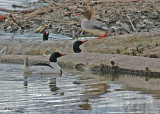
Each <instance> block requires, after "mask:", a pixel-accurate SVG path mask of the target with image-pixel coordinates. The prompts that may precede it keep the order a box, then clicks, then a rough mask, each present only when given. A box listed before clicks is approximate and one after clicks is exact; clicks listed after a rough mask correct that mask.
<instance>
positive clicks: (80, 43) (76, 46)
mask: <svg viewBox="0 0 160 114" xmlns="http://www.w3.org/2000/svg"><path fill="white" fill-rule="evenodd" d="M86 41H88V40H85V41H79V40H78V41H75V42H74V44H73V51H74V52H75V53H80V52H81V51H82V50H81V49H80V48H79V46H80V45H82V44H83V43H84V42H86Z"/></svg>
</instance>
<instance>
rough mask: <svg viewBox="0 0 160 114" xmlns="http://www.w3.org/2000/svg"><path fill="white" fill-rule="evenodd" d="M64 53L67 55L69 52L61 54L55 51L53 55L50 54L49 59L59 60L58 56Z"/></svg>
mask: <svg viewBox="0 0 160 114" xmlns="http://www.w3.org/2000/svg"><path fill="white" fill-rule="evenodd" d="M64 55H67V54H61V53H59V52H54V53H52V55H51V56H50V58H49V61H50V62H57V58H58V57H61V56H64Z"/></svg>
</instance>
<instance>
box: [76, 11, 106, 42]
mask: <svg viewBox="0 0 160 114" xmlns="http://www.w3.org/2000/svg"><path fill="white" fill-rule="evenodd" d="M81 14H82V15H83V16H84V17H85V19H83V20H82V22H81V28H82V29H83V30H85V31H86V32H90V33H92V34H94V35H96V36H99V37H98V39H100V38H103V37H105V36H106V35H107V34H108V27H107V26H106V25H105V23H103V22H101V21H99V20H96V19H92V16H93V14H94V10H93V9H88V10H86V11H84V12H82V13H80V14H75V15H81Z"/></svg>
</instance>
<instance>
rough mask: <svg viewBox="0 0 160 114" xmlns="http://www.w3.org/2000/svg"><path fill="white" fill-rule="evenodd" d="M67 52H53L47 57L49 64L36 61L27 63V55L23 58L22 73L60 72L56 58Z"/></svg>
mask: <svg viewBox="0 0 160 114" xmlns="http://www.w3.org/2000/svg"><path fill="white" fill-rule="evenodd" d="M64 55H67V54H60V53H59V52H54V53H52V55H51V56H50V58H49V61H50V64H46V63H38V64H35V65H32V66H29V65H28V57H27V58H26V59H25V60H24V73H39V74H51V73H62V71H61V67H60V66H59V65H58V63H57V58H58V57H61V56H64Z"/></svg>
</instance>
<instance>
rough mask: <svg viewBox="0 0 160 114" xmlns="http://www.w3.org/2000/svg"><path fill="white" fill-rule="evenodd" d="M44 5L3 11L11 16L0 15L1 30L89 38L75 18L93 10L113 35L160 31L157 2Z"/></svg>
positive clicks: (69, 0) (79, 0)
mask: <svg viewBox="0 0 160 114" xmlns="http://www.w3.org/2000/svg"><path fill="white" fill-rule="evenodd" d="M41 1H42V2H43V3H45V4H41V5H39V6H38V7H37V8H32V9H24V10H8V9H0V11H4V12H8V13H7V14H1V15H0V16H1V17H5V20H4V21H0V25H1V26H0V29H1V30H4V31H7V32H20V33H21V32H35V33H41V32H43V31H44V30H46V29H47V30H49V31H50V32H53V33H57V34H64V35H67V36H71V37H75V36H77V35H78V36H83V35H85V36H86V33H85V32H84V31H83V30H81V29H79V28H80V21H81V20H82V18H83V17H81V16H78V17H77V16H75V15H74V14H75V13H79V12H81V11H84V10H85V9H87V8H94V9H95V16H94V18H96V19H100V20H102V21H103V22H104V23H106V24H107V25H108V26H109V28H110V29H111V33H112V34H111V35H115V34H116V35H119V34H126V33H127V34H129V33H132V32H146V31H153V30H155V29H156V30H160V24H159V21H160V20H159V19H160V2H159V1H157V0H153V1H144V0H127V1H126V0H118V1H117V0H98V1H92V0H61V1H59V2H53V1H52V0H41ZM46 3H47V4H46ZM153 3H154V4H153ZM14 6H15V7H25V6H16V5H14ZM87 34H88V33H87Z"/></svg>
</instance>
